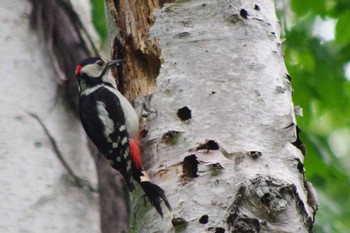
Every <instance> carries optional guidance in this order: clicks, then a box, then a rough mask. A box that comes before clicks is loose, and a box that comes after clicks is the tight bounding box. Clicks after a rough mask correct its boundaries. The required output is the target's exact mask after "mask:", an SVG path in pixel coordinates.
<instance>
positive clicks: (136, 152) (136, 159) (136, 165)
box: [129, 136, 171, 217]
mask: <svg viewBox="0 0 350 233" xmlns="http://www.w3.org/2000/svg"><path fill="white" fill-rule="evenodd" d="M139 138H140V136H139ZM139 138H137V139H131V138H129V148H130V154H131V160H132V167H133V177H134V179H135V180H136V181H137V182H138V183H139V184H140V185H141V187H142V189H143V191H144V193H145V194H146V196H147V197H148V199H149V200H150V202H151V204H152V205H153V206H154V207H155V208H156V210H157V211H158V213H159V214H160V216H161V217H163V211H162V207H161V200H163V201H164V203H165V205H166V206H167V207H168V209H169V210H170V211H171V206H170V204H169V201H168V199H167V198H166V196H165V191H164V190H163V189H162V188H161V187H159V186H158V185H156V184H154V183H152V181H151V179H150V178H149V176H148V174H147V173H146V171H144V170H143V168H142V161H141V150H140V145H139Z"/></svg>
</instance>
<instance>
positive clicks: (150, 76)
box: [106, 0, 318, 233]
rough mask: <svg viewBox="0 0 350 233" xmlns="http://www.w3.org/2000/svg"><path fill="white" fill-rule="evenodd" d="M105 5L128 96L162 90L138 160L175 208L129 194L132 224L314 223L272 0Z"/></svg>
mask: <svg viewBox="0 0 350 233" xmlns="http://www.w3.org/2000/svg"><path fill="white" fill-rule="evenodd" d="M168 2H169V1H168ZM106 3H107V6H108V11H107V16H108V17H107V18H109V19H110V20H109V25H110V27H111V25H113V24H117V26H118V27H117V28H118V30H117V33H114V34H112V39H113V42H114V56H115V57H118V58H124V59H126V60H127V65H126V67H127V69H124V71H123V72H119V73H118V79H119V80H124V83H123V90H124V93H126V94H127V95H128V96H130V97H135V95H139V94H141V95H145V94H149V92H150V90H151V91H152V90H155V91H154V93H153V94H151V95H149V96H148V97H151V101H150V103H149V106H151V108H152V109H155V110H156V111H157V113H156V114H152V113H150V114H148V118H147V123H146V129H147V130H148V134H147V135H146V137H145V139H144V140H143V143H144V146H143V160H144V163H145V166H146V168H147V169H148V171H149V173H150V174H151V179H152V180H153V181H155V182H156V183H157V184H158V185H159V186H160V187H162V188H163V189H165V190H166V194H167V196H168V199H169V201H170V203H171V205H172V207H173V212H172V213H168V214H166V215H165V217H164V219H160V218H159V217H158V216H157V214H156V212H155V211H154V210H153V209H151V208H150V207H148V208H144V200H143V198H141V196H140V195H141V194H140V193H138V194H134V196H133V203H132V216H131V218H132V219H131V227H132V229H133V231H134V232H175V231H176V232H218V233H219V232H298V233H299V232H312V227H313V223H314V220H315V212H316V210H317V208H318V204H317V200H316V196H315V192H314V190H313V188H312V185H311V184H310V183H308V182H307V181H306V180H305V177H304V167H303V160H304V155H303V153H302V152H305V151H304V147H303V145H302V143H301V142H300V139H299V136H298V133H299V131H298V130H297V126H296V120H295V113H294V110H295V108H294V106H293V103H292V98H291V94H292V88H291V84H290V77H289V75H288V74H287V70H286V68H285V65H284V61H283V46H282V45H281V40H280V38H279V35H280V25H279V23H278V20H277V18H276V16H275V9H274V2H273V1H271V0H270V1H261V0H260V1H250V0H247V1H238V0H223V1H204V0H192V1H177V2H176V3H166V4H164V2H163V1H162V2H160V7H161V8H160V9H158V10H155V12H156V13H155V18H154V16H153V15H152V12H153V10H154V9H155V8H156V7H159V6H158V2H157V1H147V2H144V1H141V3H140V2H137V3H136V1H132V2H129V1H119V2H118V5H114V1H110V0H106ZM114 32H116V31H115V30H114ZM121 56H122V57H121ZM160 62H162V63H161V65H160ZM158 73H159V75H158ZM121 75H122V76H123V79H120V76H121ZM155 78H156V79H155ZM135 83H136V84H135ZM296 94H298V93H296ZM146 99H150V98H146ZM141 102H142V101H141ZM146 105H147V104H146Z"/></svg>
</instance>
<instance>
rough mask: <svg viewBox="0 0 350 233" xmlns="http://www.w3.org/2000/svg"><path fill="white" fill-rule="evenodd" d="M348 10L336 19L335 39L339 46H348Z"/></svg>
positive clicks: (349, 17)
mask: <svg viewBox="0 0 350 233" xmlns="http://www.w3.org/2000/svg"><path fill="white" fill-rule="evenodd" d="M349 22H350V10H347V11H345V12H344V13H342V14H341V15H340V17H339V18H338V22H337V25H336V27H335V38H336V41H337V43H339V44H344V45H346V44H348V43H349V41H350V30H349V27H350V26H349Z"/></svg>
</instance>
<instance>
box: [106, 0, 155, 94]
mask: <svg viewBox="0 0 350 233" xmlns="http://www.w3.org/2000/svg"><path fill="white" fill-rule="evenodd" d="M105 2H106V6H107V7H106V17H107V20H108V21H109V22H108V28H109V38H110V39H111V42H112V48H113V51H112V58H114V59H117V58H118V59H124V60H126V63H125V65H124V67H123V70H122V71H119V72H115V73H114V76H115V77H116V81H117V85H118V89H119V90H120V91H121V92H122V93H123V94H124V95H125V96H127V97H128V98H131V99H134V98H135V97H137V96H140V95H145V94H148V93H151V92H153V91H154V87H155V79H156V77H157V76H158V74H159V69H160V63H161V58H160V50H159V48H158V47H157V43H156V40H154V39H152V40H151V39H149V37H148V31H149V28H150V27H151V26H152V24H153V23H154V15H153V9H155V8H156V7H159V4H158V1H157V0H148V1H128V0H121V1H113V0H105Z"/></svg>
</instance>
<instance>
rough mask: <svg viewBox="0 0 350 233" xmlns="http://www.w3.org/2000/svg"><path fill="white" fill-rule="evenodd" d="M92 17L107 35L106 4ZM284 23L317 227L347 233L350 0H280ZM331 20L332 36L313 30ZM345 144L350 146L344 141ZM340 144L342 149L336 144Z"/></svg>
mask: <svg viewBox="0 0 350 233" xmlns="http://www.w3.org/2000/svg"><path fill="white" fill-rule="evenodd" d="M91 3H92V5H93V8H92V9H93V11H92V14H93V22H94V25H95V27H96V29H97V31H98V33H99V34H100V36H101V38H102V41H105V40H106V36H107V29H106V24H105V20H104V4H103V1H101V0H91ZM277 3H278V4H279V5H282V7H281V9H280V11H279V13H280V19H281V22H282V25H283V26H284V27H283V28H284V35H283V36H284V37H285V43H284V45H285V46H286V59H285V60H286V64H287V67H288V71H289V73H290V75H291V76H292V85H293V89H294V91H295V94H294V96H293V101H294V104H295V105H300V106H301V107H302V108H303V111H304V117H302V118H299V119H298V125H299V126H300V128H301V129H302V130H303V133H302V135H301V136H302V140H303V142H304V143H305V144H306V145H307V156H306V159H305V168H306V176H307V179H308V180H309V181H311V182H312V183H313V185H314V186H315V188H316V190H317V196H318V199H319V201H320V209H319V211H318V213H317V215H316V226H315V232H317V233H344V232H350V172H349V170H350V162H349V158H350V156H349V153H350V82H349V80H347V79H346V77H345V72H344V67H345V64H346V63H348V62H350V1H349V0H307V1H305V0H291V1H287V0H278V1H277ZM319 17H320V18H321V19H324V20H325V19H335V20H336V28H335V39H334V40H330V41H324V40H322V38H320V37H318V36H315V35H314V33H313V30H314V28H315V21H316V19H317V18H319ZM347 145H349V146H347ZM339 147H341V148H342V150H341V151H342V154H341V155H340V154H337V149H339Z"/></svg>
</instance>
